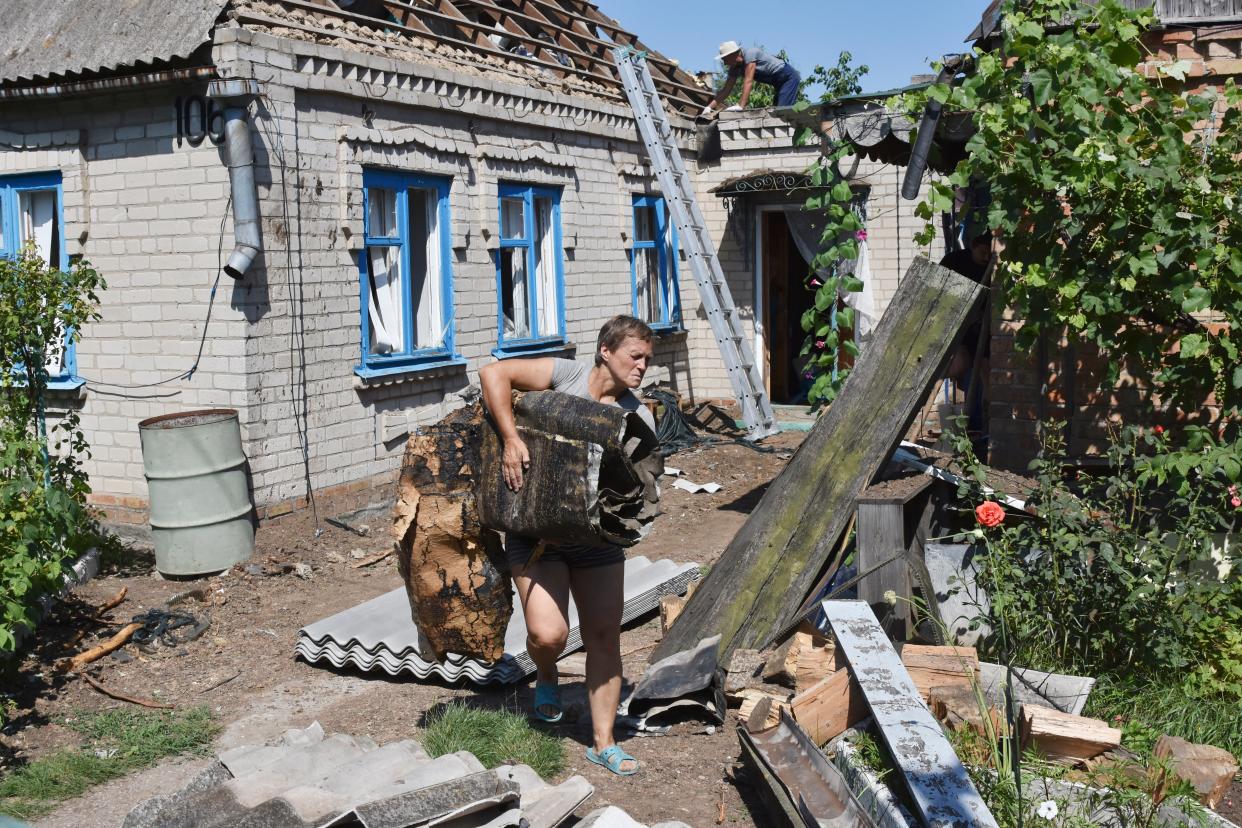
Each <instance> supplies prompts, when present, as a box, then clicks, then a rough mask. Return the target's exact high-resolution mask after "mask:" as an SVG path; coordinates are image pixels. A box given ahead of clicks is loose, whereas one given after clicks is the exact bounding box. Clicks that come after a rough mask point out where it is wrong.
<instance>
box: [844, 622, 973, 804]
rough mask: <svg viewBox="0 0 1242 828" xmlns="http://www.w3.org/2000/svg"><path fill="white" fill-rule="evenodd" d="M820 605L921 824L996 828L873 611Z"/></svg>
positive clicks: (964, 769)
mask: <svg viewBox="0 0 1242 828" xmlns="http://www.w3.org/2000/svg"><path fill="white" fill-rule="evenodd" d="M821 606H822V607H823V609H824V615H825V616H826V617H827V619H828V623H829V624H830V625H832V632H833V634H834V635H835V636H836V639H837V647H838V648H840V649H841V650H842V651H843V652H844V653H845V658H846V659H847V660H848V661H849V664H850V670H851V672H852V673H853V675H854V679H855V681H857V682H858V686H859V687H860V688H861V689H862V693H863V696H864V697H865V698H866V700H867V705H868V706H869V707H870V708H871V716H872V718H873V719H874V720H875V723H876V726H877V727H878V728H879V730H880V735H881V736H882V737H883V739H884V743H885V745H887V746H888V751H889V754H890V755H891V756H892V757H893V762H894V763H896V765H897V767H898V768H899V769H900V770H901V772H902V774H903V775H904V777H905V780H906V784H907V786H908V787H909V789H910V794H911V797H912V799H913V800H914V804H915V806H916V807H917V809H918V811H919V813H920V815H921V816H922V818H923V820H924V822H925V823H926V824H927V825H929V826H936V827H937V828H941V826H943V828H975V827H976V826H978V828H995V826H996V819H995V818H994V817H993V816H992V813H991V811H989V810H988V806H987V805H986V804H985V803H984V801H983V797H981V796H980V795H979V791H978V790H977V789H976V788H975V786H974V783H973V782H971V781H970V777H969V776H968V775H967V774H966V768H964V767H963V766H962V763H961V760H959V759H958V758H957V754H956V753H955V752H954V751H953V747H952V745H950V744H949V740H948V739H947V738H946V737H945V735H944V731H943V730H941V729H940V725H939V724H938V723H937V722H936V720H935V719H934V718H932V714H931V711H929V710H928V709H927V707H926V705H924V704H923V700H922V699H921V698H919V691H918V689H917V688H916V687H915V686H914V681H913V679H911V678H910V674H909V673H908V672H906V668H905V665H903V664H902V663H901V659H900V658H899V657H898V656H897V651H896V650H894V649H893V645H892V644H891V643H889V640H888V636H887V635H885V634H884V630H883V629H881V628H880V622H879V621H877V620H876V617H875V613H874V612H872V611H871V607H869V606H868V605H867V604H866V603H865V602H863V601H824V602H823V603H822V604H821Z"/></svg>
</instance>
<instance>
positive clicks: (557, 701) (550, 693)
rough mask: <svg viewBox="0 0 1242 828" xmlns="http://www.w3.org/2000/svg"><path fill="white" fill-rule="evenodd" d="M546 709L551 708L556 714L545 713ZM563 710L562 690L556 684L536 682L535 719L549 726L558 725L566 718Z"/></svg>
mask: <svg viewBox="0 0 1242 828" xmlns="http://www.w3.org/2000/svg"><path fill="white" fill-rule="evenodd" d="M544 708H551V709H552V710H554V711H555V712H554V713H544V712H543V711H544ZM564 715H565V711H563V710H561V688H560V686H559V685H556V684H544V683H543V682H539V681H537V682H535V718H537V719H539V721H541V722H547V723H548V724H556V723H557V722H559V721H560V720H561V718H562V717H564Z"/></svg>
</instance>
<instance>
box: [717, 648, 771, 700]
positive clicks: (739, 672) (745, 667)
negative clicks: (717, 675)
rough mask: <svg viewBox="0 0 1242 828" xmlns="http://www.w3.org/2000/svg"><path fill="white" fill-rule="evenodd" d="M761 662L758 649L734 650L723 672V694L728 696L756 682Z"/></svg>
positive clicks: (757, 681)
mask: <svg viewBox="0 0 1242 828" xmlns="http://www.w3.org/2000/svg"><path fill="white" fill-rule="evenodd" d="M763 663H764V659H763V654H762V653H760V652H759V651H758V650H734V651H733V656H732V657H731V658H730V659H729V669H728V670H727V671H726V673H725V688H724V689H725V695H726V696H730V695H733V694H736V693H737V692H739V691H741V690H745V689H746V688H748V687H753V686H755V685H756V684H758V683H759V681H760V675H759V674H760V671H761V669H762V667H763Z"/></svg>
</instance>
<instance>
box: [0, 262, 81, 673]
mask: <svg viewBox="0 0 1242 828" xmlns="http://www.w3.org/2000/svg"><path fill="white" fill-rule="evenodd" d="M103 287H104V282H103V279H102V278H100V276H99V274H98V273H96V272H95V271H94V270H92V269H91V268H90V266H89V265H86V264H84V263H79V264H75V265H74V266H73V267H72V268H70V270H69V272H67V273H66V272H62V271H59V270H56V269H53V268H49V267H47V266H46V265H44V263H43V261H42V259H41V258H40V257H39V256H38V254H37V253H36V252H35V250H34V248H33V247H27V248H26V249H24V250H23V251H22V252H21V253H20V254H19V255H18V256H17V257H16V258H3V257H0V651H3V650H12V649H13V647H14V646H15V643H16V634H17V632H18V630H20V629H22V628H29V627H31V626H33V624H34V621H35V619H34V616H33V611H34V608H35V606H37V603H38V599H39V598H40V597H41V596H43V595H46V594H49V593H54V592H56V591H57V590H58V589H59V588H60V585H61V583H62V577H63V574H64V571H65V565H66V562H68V561H70V560H72V559H73V558H74V557H76V556H77V555H79V554H81V553H82V552H83V551H84V550H85V549H86V548H87V547H89V546H90V545H91V544H92V543H93V542H94V541H95V538H96V536H97V529H96V527H95V525H94V523H93V521H92V520H91V518H90V515H89V513H88V512H87V510H86V495H87V493H88V492H89V486H88V484H87V479H86V473H85V471H84V470H83V468H82V462H83V460H84V459H85V458H86V457H88V456H89V447H88V446H87V444H86V440H85V439H84V437H83V435H82V431H81V428H80V427H79V422H78V415H77V413H76V412H75V411H72V410H71V411H69V412H67V413H66V414H65V416H63V417H61V418H60V419H59V420H58V422H57V423H56V425H55V426H54V427H53V428H52V429H50V430H49V429H48V427H47V417H46V411H45V408H46V400H47V393H48V381H49V379H50V377H49V375H48V370H47V360H48V356H49V353H50V352H52V351H53V350H57V349H60V348H61V347H63V344H64V343H65V342H66V341H67V340H68V339H72V338H76V337H77V336H78V335H79V332H80V331H81V328H82V326H83V325H85V324H87V323H88V322H90V321H92V320H95V319H97V318H98V311H97V310H96V305H97V303H98V297H97V296H96V291H98V290H102V289H103ZM66 332H68V336H66Z"/></svg>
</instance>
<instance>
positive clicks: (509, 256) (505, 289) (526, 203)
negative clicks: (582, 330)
mask: <svg viewBox="0 0 1242 828" xmlns="http://www.w3.org/2000/svg"><path fill="white" fill-rule="evenodd" d="M499 202H500V203H499V205H498V207H499V210H500V247H499V249H498V250H497V251H496V296H497V301H496V328H497V344H498V347H497V349H496V351H495V353H496V355H497V356H503V355H505V354H512V353H530V352H532V351H539V350H554V349H557V348H559V347H561V346H563V345H564V344H565V263H564V260H563V252H562V251H563V247H562V243H561V191H560V190H559V189H558V188H553V187H533V186H526V185H520V184H501V185H500V187H499Z"/></svg>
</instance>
